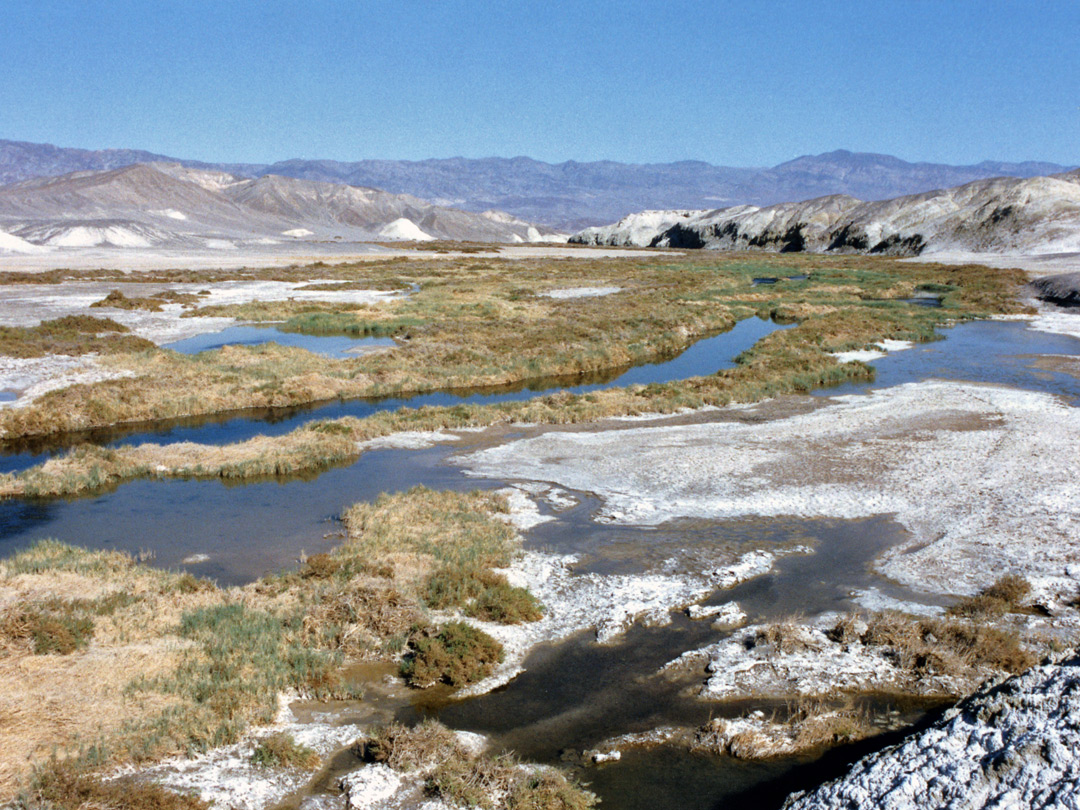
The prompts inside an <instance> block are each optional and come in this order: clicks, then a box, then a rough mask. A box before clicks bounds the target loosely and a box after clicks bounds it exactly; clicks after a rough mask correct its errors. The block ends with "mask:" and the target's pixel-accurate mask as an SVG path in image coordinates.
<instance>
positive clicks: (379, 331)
mask: <svg viewBox="0 0 1080 810" xmlns="http://www.w3.org/2000/svg"><path fill="white" fill-rule="evenodd" d="M423 323H424V322H423V320H421V319H420V318H390V319H387V320H380V321H373V320H366V319H364V318H361V317H358V316H356V315H353V314H352V313H346V312H312V313H308V314H305V315H296V316H294V317H292V318H289V319H288V320H287V321H285V323H284V324H282V325H281V326H280V327H279V328H280V329H281V331H282V332H296V333H299V334H303V335H348V336H350V337H392V336H394V335H401V334H405V333H407V332H408V331H409V330H410V329H413V328H415V327H417V326H420V325H422V324H423Z"/></svg>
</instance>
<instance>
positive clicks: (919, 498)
mask: <svg viewBox="0 0 1080 810" xmlns="http://www.w3.org/2000/svg"><path fill="white" fill-rule="evenodd" d="M1078 445H1080V410H1078V409H1076V408H1071V407H1069V406H1068V405H1066V404H1065V403H1064V402H1062V401H1061V400H1059V399H1057V398H1055V397H1053V396H1050V395H1048V394H1043V393H1034V392H1028V391H1020V390H1014V389H1009V388H1004V387H996V386H985V385H975V384H967V383H957V382H939V381H934V382H923V383H910V384H907V385H902V386H897V387H894V388H888V389H878V390H876V391H872V392H871V393H869V394H865V395H858V396H849V397H837V398H836V399H835V400H834V401H833V402H832V403H831V404H829V405H827V406H825V407H822V408H819V409H817V410H815V411H813V412H810V413H806V414H799V415H796V416H792V417H787V418H784V419H778V420H775V421H772V422H766V423H761V424H754V425H744V424H739V423H730V422H725V423H721V422H717V423H704V424H691V425H665V426H649V427H637V428H629V429H623V430H618V431H592V432H586V431H574V432H557V431H552V432H548V433H545V434H542V435H540V436H536V437H533V438H528V439H522V440H518V441H514V442H508V443H506V444H504V445H499V446H496V447H491V448H485V449H482V450H478V451H474V452H471V453H468V454H463V455H461V456H458V457H457V460H458V462H459V463H461V464H462V465H463V466H464V467H465V468H466V469H467V471H468V472H470V473H471V474H473V475H478V476H486V477H497V478H513V479H522V480H535V481H546V482H549V483H552V484H557V485H559V486H562V487H565V488H567V489H572V490H579V491H586V492H592V493H595V494H596V495H598V496H599V497H600V498H601V499H602V501H603V507H602V509H601V513H600V519H601V520H605V521H608V522H613V523H627V524H638V525H658V524H661V523H663V522H665V521H667V520H671V519H673V518H677V517H693V518H703V519H727V518H738V517H743V516H748V515H763V516H778V515H794V516H802V517H817V516H830V517H840V518H858V517H865V516H871V515H879V514H895V515H896V518H897V520H899V521H900V522H901V523H902V524H903V525H904V526H905V527H906V528H907V529H909V530H910V532H911V539H910V541H909V542H907V543H904V544H902V545H901V546H900V547H896V548H893V549H891V550H890V551H889V552H886V554H885V555H883V557H882V558H881V559H880V560H879V561H878V564H877V566H878V569H879V570H880V571H881V572H882V573H884V574H885V575H887V576H890V577H892V578H894V579H896V580H898V581H900V582H902V583H904V584H906V585H909V586H910V587H912V588H916V589H923V590H928V591H932V592H938V593H944V594H948V593H974V592H975V591H976V590H978V589H979V588H981V587H984V586H985V585H987V584H989V583H990V582H991V581H993V580H994V579H996V578H997V577H998V576H1000V574H1001V573H1002V572H1008V571H1014V572H1016V573H1019V574H1021V575H1024V576H1026V577H1028V578H1029V579H1030V580H1031V581H1032V583H1033V585H1034V586H1035V594H1036V596H1037V597H1040V598H1048V599H1053V598H1056V597H1057V598H1060V596H1061V595H1062V594H1065V593H1068V594H1072V593H1074V592H1075V589H1076V587H1077V581H1076V576H1075V575H1074V574H1070V573H1069V572H1068V571H1067V570H1066V566H1068V565H1069V564H1070V563H1073V562H1075V538H1076V537H1078V536H1080V497H1077V496H1078V494H1080V490H1078V484H1077V481H1078V480H1080V455H1078V454H1077V453H1076V452H1075V448H1076V447H1077V446H1078ZM1018 538H1022V539H1023V542H1017V539H1018Z"/></svg>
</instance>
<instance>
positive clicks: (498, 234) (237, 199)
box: [0, 163, 566, 253]
mask: <svg viewBox="0 0 1080 810" xmlns="http://www.w3.org/2000/svg"><path fill="white" fill-rule="evenodd" d="M0 237H2V238H0V252H2V251H7V252H17V253H30V252H39V251H40V250H41V249H43V248H45V249H48V248H73V247H99V246H101V247H133V248H146V247H178V248H189V249H190V248H194V249H205V248H214V249H218V248H232V247H239V246H242V245H244V244H248V245H260V244H261V245H267V244H280V243H282V242H289V241H297V240H300V241H336V240H342V241H345V242H369V241H388V240H421V241H423V240H430V239H453V240H464V241H478V242H536V241H541V240H543V239H545V238H546V237H556V238H558V235H557V234H554V232H552V231H551V230H550V229H548V228H544V227H543V226H541V227H536V226H533V225H531V224H530V223H528V222H523V221H522V220H519V219H516V218H515V217H513V216H511V215H509V214H506V213H503V212H501V211H486V212H483V213H475V212H472V211H461V210H456V209H452V208H446V207H442V206H437V205H432V204H431V203H429V202H426V201H424V200H421V199H418V198H416V197H412V196H409V195H406V194H391V193H389V192H385V191H380V190H378V189H372V188H358V187H355V186H348V185H342V184H339V183H320V182H315V181H311V180H297V179H295V178H291V177H279V176H276V175H265V176H262V177H258V178H244V177H238V176H236V175H233V174H229V173H227V172H222V171H216V170H206V169H191V168H187V167H184V166H181V165H180V164H177V163H137V164H134V165H131V166H124V167H122V168H119V169H108V170H104V171H80V172H72V173H70V174H65V175H61V176H59V177H42V178H36V179H33V180H25V181H23V182H21V183H15V184H12V185H8V186H3V187H0ZM565 239H566V237H565V236H562V237H561V241H565Z"/></svg>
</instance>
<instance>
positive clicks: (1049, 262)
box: [903, 251, 1080, 277]
mask: <svg viewBox="0 0 1080 810" xmlns="http://www.w3.org/2000/svg"><path fill="white" fill-rule="evenodd" d="M903 261H906V262H935V263H938V262H940V263H941V264H981V265H983V266H985V267H1018V268H1020V269H1021V270H1026V271H1027V272H1028V273H1029V274H1031V275H1032V276H1033V277H1038V276H1056V275H1057V274H1058V273H1073V272H1076V271H1077V270H1080V253H1046V254H1038V255H1031V254H1014V255H1009V254H1001V253H964V252H961V251H942V252H941V253H927V254H925V255H923V256H917V257H915V258H913V259H903Z"/></svg>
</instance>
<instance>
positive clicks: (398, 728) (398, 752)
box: [353, 718, 460, 771]
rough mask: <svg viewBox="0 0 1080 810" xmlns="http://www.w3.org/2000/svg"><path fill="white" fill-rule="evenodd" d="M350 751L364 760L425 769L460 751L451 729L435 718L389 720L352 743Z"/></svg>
mask: <svg viewBox="0 0 1080 810" xmlns="http://www.w3.org/2000/svg"><path fill="white" fill-rule="evenodd" d="M353 753H354V754H356V756H358V757H359V758H360V759H362V760H364V761H366V762H384V763H386V764H387V765H389V766H390V767H391V768H393V769H394V770H396V771H412V770H425V769H427V768H431V767H433V766H435V765H437V764H438V763H440V762H443V761H444V760H446V759H449V758H451V757H454V756H458V755H459V753H460V752H459V745H458V742H457V738H456V737H455V736H454V732H452V731H451V730H450V729H448V728H447V727H446V726H444V725H443V724H442V723H440V722H438V721H437V720H432V719H430V718H429V719H427V720H424V721H423V722H420V723H417V724H416V725H415V726H412V727H409V726H406V725H404V724H402V723H391V724H390V725H388V726H383V727H381V728H377V729H375V730H374V731H373V732H372V733H371V736H369V737H368V738H367V739H365V740H359V741H358V742H356V743H354V744H353Z"/></svg>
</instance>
